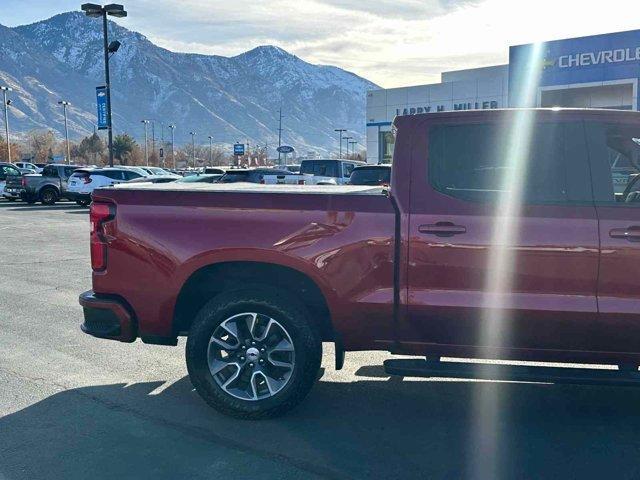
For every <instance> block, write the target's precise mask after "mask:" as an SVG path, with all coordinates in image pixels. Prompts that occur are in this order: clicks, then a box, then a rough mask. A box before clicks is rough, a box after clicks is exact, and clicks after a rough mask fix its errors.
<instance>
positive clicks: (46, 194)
mask: <svg viewBox="0 0 640 480" xmlns="http://www.w3.org/2000/svg"><path fill="white" fill-rule="evenodd" d="M57 201H58V191H57V190H56V189H55V188H51V187H45V188H43V189H42V191H41V192H40V202H42V204H43V205H53V204H54V203H56V202H57Z"/></svg>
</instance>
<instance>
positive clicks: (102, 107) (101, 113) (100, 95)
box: [96, 86, 109, 130]
mask: <svg viewBox="0 0 640 480" xmlns="http://www.w3.org/2000/svg"><path fill="white" fill-rule="evenodd" d="M96 103H97V105H98V130H106V129H107V128H109V123H108V121H107V87H105V86H102V87H96Z"/></svg>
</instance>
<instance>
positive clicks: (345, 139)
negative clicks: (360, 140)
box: [342, 137, 353, 158]
mask: <svg viewBox="0 0 640 480" xmlns="http://www.w3.org/2000/svg"><path fill="white" fill-rule="evenodd" d="M342 139H343V140H344V141H345V143H346V144H347V158H349V140H353V137H342Z"/></svg>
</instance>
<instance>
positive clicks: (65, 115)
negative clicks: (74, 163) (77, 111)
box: [58, 100, 71, 163]
mask: <svg viewBox="0 0 640 480" xmlns="http://www.w3.org/2000/svg"><path fill="white" fill-rule="evenodd" d="M58 105H62V111H63V112H64V137H65V139H66V141H67V163H69V162H71V149H70V148H69V128H67V106H68V105H71V102H67V101H66V100H60V101H59V102H58Z"/></svg>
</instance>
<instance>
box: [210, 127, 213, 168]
mask: <svg viewBox="0 0 640 480" xmlns="http://www.w3.org/2000/svg"><path fill="white" fill-rule="evenodd" d="M209 166H210V167H211V166H213V137H212V136H211V135H209Z"/></svg>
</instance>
